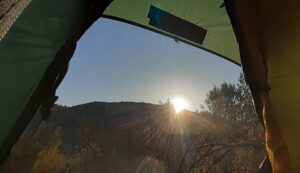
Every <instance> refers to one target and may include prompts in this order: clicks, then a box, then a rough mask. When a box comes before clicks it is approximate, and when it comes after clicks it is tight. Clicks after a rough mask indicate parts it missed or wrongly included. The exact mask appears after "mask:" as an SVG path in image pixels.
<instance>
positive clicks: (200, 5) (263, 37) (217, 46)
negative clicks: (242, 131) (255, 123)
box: [0, 0, 300, 173]
mask: <svg viewBox="0 0 300 173" xmlns="http://www.w3.org/2000/svg"><path fill="white" fill-rule="evenodd" d="M298 5H299V4H298V2H296V1H293V0H289V1H286V2H279V1H274V2H273V1H267V0H266V1H258V0H257V1H250V0H246V1H237V0H236V1H235V0H225V2H224V1H222V0H201V1H196V0H189V1H179V0H173V1H172V2H171V1H164V0H151V1H137V0H114V1H112V2H111V1H105V0H103V1H97V0H89V1H83V0H75V1H74V0H72V1H70V0H63V1H58V0H53V1H45V0H43V1H38V0H19V1H16V0H7V1H4V0H3V1H0V7H1V10H0V16H1V18H0V52H1V60H0V62H1V63H0V75H1V80H2V82H1V91H0V97H1V98H2V99H1V109H0V115H1V116H0V122H1V126H0V160H1V162H3V161H5V160H6V158H7V156H8V155H9V152H10V150H11V147H12V146H13V144H14V143H15V142H16V141H17V140H18V138H19V137H20V135H21V134H22V132H23V131H24V129H25V128H26V126H27V124H28V123H29V122H30V120H31V119H32V118H33V115H34V114H35V112H36V111H37V110H38V109H39V112H40V113H41V115H42V117H43V118H44V119H47V117H48V116H49V114H50V112H51V111H50V110H51V107H52V106H53V104H54V103H55V101H56V99H57V97H56V96H55V91H56V89H57V87H58V86H59V84H60V82H61V81H62V80H63V78H64V76H65V74H66V72H67V70H68V63H69V61H70V59H71V57H72V55H73V53H74V51H75V49H76V43H77V41H78V40H79V38H80V37H81V36H82V34H83V33H84V32H85V31H86V30H87V29H88V28H89V27H90V26H91V25H92V23H93V22H95V21H96V20H97V19H98V18H99V17H101V16H102V15H103V17H106V18H110V19H115V20H120V21H123V22H127V23H129V24H133V25H136V26H139V27H142V28H145V29H148V30H151V31H154V32H157V33H160V34H163V35H166V36H168V37H171V38H174V39H175V40H177V41H181V42H184V43H187V44H190V45H192V46H195V47H198V48H200V49H203V50H206V51H208V52H210V53H213V54H215V55H218V56H219V57H221V58H225V59H227V60H229V61H231V62H233V63H236V64H240V65H242V68H243V72H244V74H245V80H246V82H247V84H248V85H249V88H250V90H251V92H252V96H253V100H254V103H255V108H256V112H257V114H258V117H259V119H260V120H261V122H262V123H263V124H264V128H265V143H266V149H267V152H268V157H269V159H267V160H269V162H270V165H271V167H272V171H273V172H274V173H281V172H285V173H286V172H297V171H298V170H299V169H300V166H299V165H300V164H298V163H299V161H300V147H299V144H300V140H299V139H300V138H299V133H298V130H297V129H298V128H299V126H298V124H297V122H298V121H299V116H297V114H298V112H300V110H299V106H298V103H299V101H298V100H299V99H298V98H299V96H300V92H298V88H299V85H300V82H299V80H300V78H299V68H298V64H299V63H300V62H299V61H300V60H299V58H298V56H297V52H298V51H297V50H298V46H299V44H300V41H299V39H298V38H299V35H300V32H299V31H300V30H299V29H300V28H299V27H300V24H299V22H297V21H296V20H295V19H297V18H298V17H299V15H300V13H299V12H298V8H297V7H298ZM265 163H267V162H265Z"/></svg>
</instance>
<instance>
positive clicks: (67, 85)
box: [56, 18, 241, 110]
mask: <svg viewBox="0 0 300 173" xmlns="http://www.w3.org/2000/svg"><path fill="white" fill-rule="evenodd" d="M240 72H241V68H240V67H239V66H237V65H235V64H233V63H231V62H229V61H227V60H224V59H222V58H220V57H217V56H215V55H213V54H211V53H208V52H205V51H203V50H201V49H199V48H195V47H193V46H190V45H188V44H185V43H182V42H176V41H175V40H174V39H171V38H169V37H166V36H163V35H160V34H158V33H154V32H152V31H148V30H146V29H142V28H139V27H137V26H133V25H129V24H126V23H122V22H119V21H114V20H111V19H105V18H100V19H99V20H98V21H97V22H95V23H94V24H93V26H92V27H90V29H89V30H88V31H87V32H86V33H85V34H84V35H83V36H82V37H81V39H80V40H79V42H78V44H77V49H76V51H75V53H74V56H73V58H72V60H71V62H70V67H69V71H68V73H67V75H66V77H65V79H64V80H63V82H62V84H61V85H60V87H59V88H58V90H57V93H56V94H57V95H58V96H59V99H58V102H57V103H58V104H62V105H67V106H73V105H78V104H82V103H88V102H93V101H104V102H119V101H134V102H149V103H158V102H159V101H160V100H161V101H166V100H167V99H168V98H170V99H172V98H175V97H182V98H184V99H185V100H186V101H187V102H188V105H189V106H188V109H190V110H196V109H199V108H200V105H201V104H203V102H204V100H205V97H206V94H207V92H208V91H209V90H210V89H211V88H212V87H213V86H214V85H216V86H218V85H220V84H221V83H222V82H225V81H226V82H231V83H236V82H237V79H238V77H239V74H240Z"/></svg>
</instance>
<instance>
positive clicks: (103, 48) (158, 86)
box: [0, 18, 266, 173]
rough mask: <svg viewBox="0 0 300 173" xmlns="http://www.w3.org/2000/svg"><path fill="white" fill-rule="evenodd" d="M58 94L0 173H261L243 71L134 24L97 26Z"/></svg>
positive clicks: (260, 146)
mask: <svg viewBox="0 0 300 173" xmlns="http://www.w3.org/2000/svg"><path fill="white" fill-rule="evenodd" d="M57 95H58V96H59V99H58V101H57V103H56V105H55V106H54V108H53V113H52V115H51V116H50V117H49V118H48V119H47V120H46V121H42V120H41V118H40V116H39V115H36V116H35V118H34V119H33V120H32V122H31V123H30V124H29V126H28V127H27V129H26V131H25V132H24V133H23V135H22V137H21V138H20V140H19V142H18V143H17V144H16V145H15V147H14V148H13V150H12V153H11V155H10V157H9V159H8V160H7V162H6V163H5V164H4V165H3V167H2V168H1V169H2V170H0V172H3V173H4V172H18V171H19V172H23V173H26V171H27V172H28V173H29V172H45V173H47V172H49V173H50V172H59V173H67V172H88V173H93V172H95V173H96V172H114V173H126V172H128V173H132V172H137V173H140V172H141V173H146V172H155V173H159V172H161V173H169V172H170V173H171V172H172V173H174V172H177V173H183V172H214V173H219V172H220V173H221V172H246V173H248V172H249V173H255V172H256V171H257V170H258V167H259V164H260V163H261V161H262V160H263V159H264V157H265V155H266V152H265V150H264V132H263V128H262V126H261V124H260V123H259V121H258V119H257V115H256V113H255V110H254V107H253V103H252V97H251V94H250V92H249V89H248V88H247V86H246V84H245V82H244V79H243V76H242V75H241V69H240V67H239V66H237V65H235V64H232V63H231V62H229V61H227V60H223V59H221V58H218V57H216V55H213V54H211V53H208V52H205V51H203V50H200V49H198V48H196V47H192V46H190V45H187V44H185V43H182V42H178V41H176V40H174V39H171V38H169V37H166V36H163V35H160V34H157V33H154V32H150V31H147V30H144V29H141V28H138V27H135V26H132V25H128V24H125V23H121V22H117V21H114V20H110V19H106V18H101V19H99V20H98V21H97V22H96V23H95V24H94V25H93V26H92V27H91V28H90V29H89V30H88V31H87V32H86V33H85V35H83V37H82V38H81V40H80V41H79V43H78V46H77V49H76V52H75V54H74V56H73V58H72V60H71V62H70V69H69V72H68V74H67V76H66V78H65V79H64V81H63V82H62V84H61V86H60V87H59V88H58V90H57ZM176 107H181V109H180V110H179V109H178V110H179V111H177V108H176ZM12 165H18V166H12Z"/></svg>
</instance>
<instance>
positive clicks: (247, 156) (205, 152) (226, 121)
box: [178, 74, 265, 173]
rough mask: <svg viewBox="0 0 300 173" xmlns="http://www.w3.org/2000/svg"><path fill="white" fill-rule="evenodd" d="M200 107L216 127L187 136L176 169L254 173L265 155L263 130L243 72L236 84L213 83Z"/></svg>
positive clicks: (222, 172) (182, 170)
mask: <svg viewBox="0 0 300 173" xmlns="http://www.w3.org/2000/svg"><path fill="white" fill-rule="evenodd" d="M201 107H202V112H201V114H202V115H206V116H208V117H209V119H210V121H211V123H212V124H214V126H215V127H216V130H212V129H207V130H206V131H203V132H202V133H201V135H199V136H194V137H191V138H194V142H193V143H190V144H189V147H188V148H192V150H190V151H187V152H186V154H185V155H183V157H182V160H181V163H180V166H179V169H178V172H180V173H182V172H186V173H189V172H193V171H194V172H214V173H227V172H228V173H229V172H230V173H233V172H245V173H255V172H256V170H257V169H258V167H259V164H260V162H261V161H262V160H263V158H264V156H265V151H264V140H263V139H264V137H263V135H264V132H263V128H262V126H261V124H260V123H259V120H258V118H257V115H256V112H255V109H254V106H253V102H252V97H251V93H250V91H249V89H248V86H247V85H246V83H245V81H244V77H243V75H242V74H241V75H240V78H239V81H238V83H237V84H230V83H227V82H224V83H222V84H221V85H220V86H214V87H213V88H212V89H211V90H210V91H209V92H208V94H207V98H206V100H205V105H202V106H201ZM200 139H201V140H200ZM203 139H204V140H203Z"/></svg>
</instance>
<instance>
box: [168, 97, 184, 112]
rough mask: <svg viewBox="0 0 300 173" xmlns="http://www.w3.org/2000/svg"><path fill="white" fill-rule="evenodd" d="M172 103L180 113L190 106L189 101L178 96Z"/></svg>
mask: <svg viewBox="0 0 300 173" xmlns="http://www.w3.org/2000/svg"><path fill="white" fill-rule="evenodd" d="M171 103H172V105H173V107H174V109H175V111H176V113H179V112H181V111H182V110H184V109H186V108H187V107H188V103H187V101H186V100H185V99H183V98H181V97H176V98H174V99H172V100H171Z"/></svg>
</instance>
